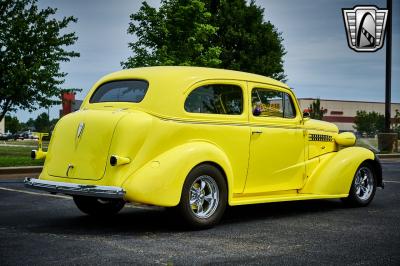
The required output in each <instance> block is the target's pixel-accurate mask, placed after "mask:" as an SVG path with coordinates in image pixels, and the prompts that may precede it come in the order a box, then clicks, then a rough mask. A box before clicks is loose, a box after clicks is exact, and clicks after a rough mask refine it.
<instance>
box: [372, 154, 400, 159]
mask: <svg viewBox="0 0 400 266" xmlns="http://www.w3.org/2000/svg"><path fill="white" fill-rule="evenodd" d="M377 156H378V158H379V159H389V158H390V159H391V158H400V153H387V154H377Z"/></svg>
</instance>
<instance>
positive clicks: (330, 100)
mask: <svg viewBox="0 0 400 266" xmlns="http://www.w3.org/2000/svg"><path fill="white" fill-rule="evenodd" d="M297 99H298V100H312V101H313V100H316V99H320V100H321V101H328V102H348V103H381V104H385V102H374V101H355V100H337V99H321V98H297ZM391 104H400V102H399V103H391Z"/></svg>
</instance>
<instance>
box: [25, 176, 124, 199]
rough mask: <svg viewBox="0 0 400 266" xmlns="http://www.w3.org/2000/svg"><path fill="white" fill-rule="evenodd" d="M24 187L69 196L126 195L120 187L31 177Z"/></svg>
mask: <svg viewBox="0 0 400 266" xmlns="http://www.w3.org/2000/svg"><path fill="white" fill-rule="evenodd" d="M24 185H25V187H28V188H33V189H38V190H44V191H47V192H50V193H62V194H67V195H80V196H89V197H98V198H113V199H122V198H123V197H124V195H125V191H124V190H123V189H122V188H120V187H113V186H94V185H83V184H73V183H65V182H54V181H48V180H40V179H37V178H30V177H27V178H25V180H24Z"/></svg>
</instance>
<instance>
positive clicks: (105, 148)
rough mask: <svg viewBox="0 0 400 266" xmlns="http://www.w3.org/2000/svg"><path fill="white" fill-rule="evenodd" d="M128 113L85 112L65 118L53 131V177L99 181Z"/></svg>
mask: <svg viewBox="0 0 400 266" xmlns="http://www.w3.org/2000/svg"><path fill="white" fill-rule="evenodd" d="M125 115H126V113H125V112H121V111H111V110H83V111H79V112H75V113H72V114H69V115H67V116H65V117H63V118H62V119H61V120H60V121H59V122H58V124H57V127H56V129H55V130H54V132H53V136H52V141H51V144H50V146H49V153H48V156H47V158H46V165H47V171H48V174H49V175H52V176H58V177H66V178H76V179H88V180H99V179H101V178H102V177H103V176H104V173H105V168H106V165H107V161H108V159H109V158H108V153H109V149H110V145H111V141H112V138H113V134H114V130H115V127H116V125H117V123H118V121H119V120H120V119H121V118H122V117H123V116H125Z"/></svg>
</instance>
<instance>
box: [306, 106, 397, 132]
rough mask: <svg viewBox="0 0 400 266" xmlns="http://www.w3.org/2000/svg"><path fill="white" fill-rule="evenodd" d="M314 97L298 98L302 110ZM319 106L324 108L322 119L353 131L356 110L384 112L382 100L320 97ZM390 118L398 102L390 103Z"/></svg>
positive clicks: (345, 129) (342, 128)
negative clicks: (369, 100)
mask: <svg viewBox="0 0 400 266" xmlns="http://www.w3.org/2000/svg"><path fill="white" fill-rule="evenodd" d="M314 100H315V99H314V98H299V103H300V107H301V109H302V110H305V109H308V108H309V107H310V104H311V103H312V102H313V101H314ZM320 101H321V108H323V109H324V110H326V113H325V114H324V118H323V120H324V121H328V122H331V123H334V124H336V125H337V126H338V127H339V129H340V130H344V131H355V129H354V127H353V126H354V117H355V116H356V114H357V111H366V112H372V111H375V112H378V113H380V114H383V115H384V114H385V103H384V102H362V101H341V100H327V99H320ZM391 107H392V111H391V114H392V118H393V117H394V115H395V114H396V112H395V110H396V109H397V110H400V103H392V106H391Z"/></svg>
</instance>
